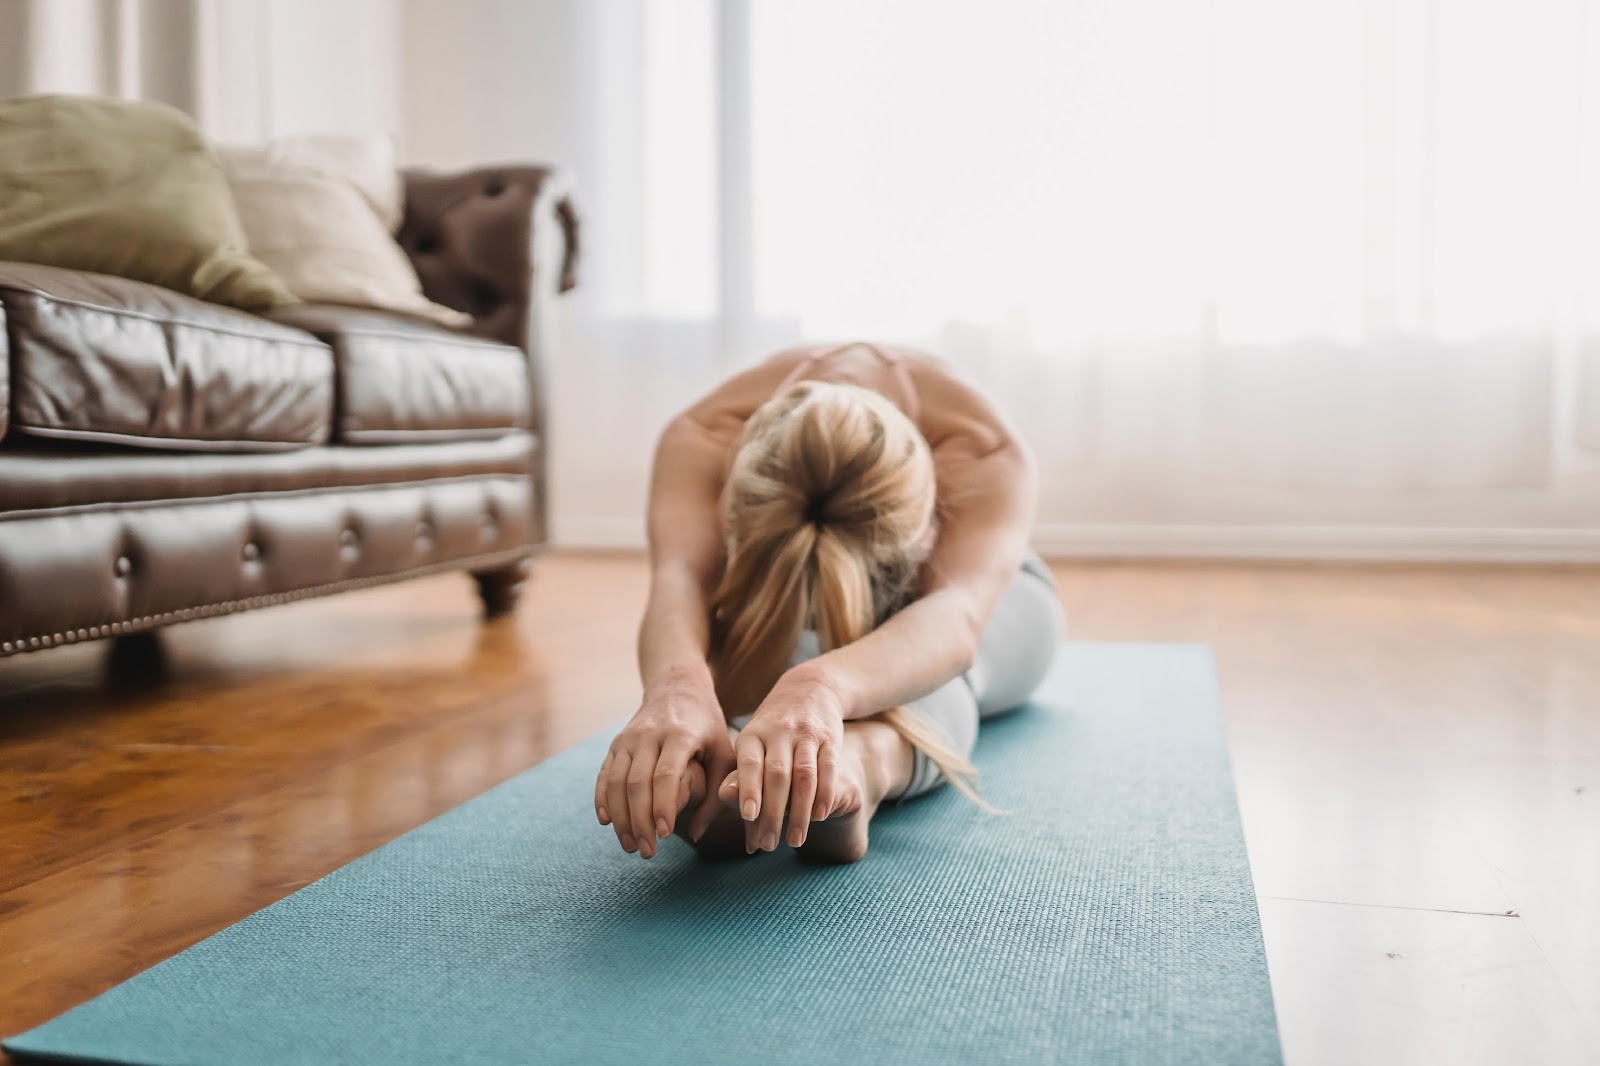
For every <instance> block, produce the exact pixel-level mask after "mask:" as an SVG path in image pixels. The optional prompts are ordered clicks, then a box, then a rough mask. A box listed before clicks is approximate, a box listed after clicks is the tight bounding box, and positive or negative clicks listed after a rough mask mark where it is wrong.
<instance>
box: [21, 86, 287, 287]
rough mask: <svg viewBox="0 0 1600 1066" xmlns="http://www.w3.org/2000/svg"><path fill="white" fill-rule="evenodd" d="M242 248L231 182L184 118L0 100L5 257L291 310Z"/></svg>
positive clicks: (49, 99)
mask: <svg viewBox="0 0 1600 1066" xmlns="http://www.w3.org/2000/svg"><path fill="white" fill-rule="evenodd" d="M245 248H246V244H245V238H244V230H243V228H242V227H241V226H240V224H239V217H238V215H237V213H236V212H235V211H234V206H233V198H232V195H231V194H230V193H229V192H228V182H227V179H226V178H224V177H223V174H222V169H221V167H220V166H219V165H218V163H217V161H216V159H215V158H213V156H212V155H211V151H210V149H209V148H208V147H207V145H206V142H205V139H204V138H203V137H201V136H200V131H199V130H197V129H196V128H195V126H194V123H193V122H191V121H190V120H189V119H188V117H186V116H185V115H183V114H182V113H181V112H179V111H176V110H174V109H172V108H170V107H165V106H162V105H157V104H135V103H128V102H126V101H122V100H104V99H99V98H95V97H84V96H26V97H22V98H20V99H16V100H4V101H0V260H7V259H9V260H13V261H18V262H26V263H42V264H45V265H47V266H58V267H68V268H71V269H73V270H91V271H94V272H96V273H99V274H116V275H118V276H120V277H124V278H133V279H135V280H138V281H148V282H150V283H151V284H154V285H161V286H163V287H165V288H168V289H175V290H177V291H178V292H182V293H187V294H189V295H190V296H196V297H199V298H200V299H202V300H210V301H212V302H213V303H221V304H232V305H233V306H234V307H242V308H245V309H246V310H251V311H256V310H265V309H267V308H270V307H276V306H278V305H280V304H287V303H294V302H295V298H294V296H293V295H292V294H291V293H290V292H289V290H288V289H287V288H285V287H284V285H283V282H281V281H279V280H278V276H277V275H276V274H274V273H273V272H272V271H271V270H269V269H268V268H267V267H266V266H264V265H263V264H261V263H259V262H257V261H256V260H255V259H252V258H251V257H250V256H249V255H248V254H246V252H245Z"/></svg>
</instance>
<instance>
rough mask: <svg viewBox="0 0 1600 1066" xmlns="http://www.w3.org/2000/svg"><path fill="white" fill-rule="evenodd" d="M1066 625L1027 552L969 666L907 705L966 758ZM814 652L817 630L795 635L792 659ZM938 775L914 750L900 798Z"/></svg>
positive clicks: (1017, 702)
mask: <svg viewBox="0 0 1600 1066" xmlns="http://www.w3.org/2000/svg"><path fill="white" fill-rule="evenodd" d="M1064 629H1065V623H1064V620H1063V617H1062V611H1061V601H1060V600H1059V599H1058V598H1057V596H1056V586H1055V581H1054V580H1053V579H1052V578H1051V577H1050V568H1049V567H1048V566H1046V565H1045V563H1044V560H1043V559H1040V558H1039V557H1038V556H1037V555H1036V554H1034V553H1032V552H1030V553H1028V557H1027V558H1026V559H1024V560H1023V563H1022V568H1021V569H1020V570H1018V571H1017V574H1016V576H1015V577H1013V578H1012V579H1011V584H1010V585H1008V586H1007V587H1006V591H1005V593H1004V594H1003V595H1002V596H1001V597H1000V602H999V604H997V605H996V606H995V609H994V614H993V615H992V616H991V617H990V619H989V624H988V626H987V627H986V628H985V629H984V631H983V636H982V637H981V638H979V640H978V650H977V654H975V655H974V656H973V659H972V668H971V669H969V670H968V671H967V672H966V673H964V674H960V675H958V676H956V677H953V678H951V679H950V680H949V681H946V682H945V683H944V684H943V685H941V686H939V687H938V688H936V689H934V690H933V691H932V692H930V693H928V694H927V695H926V696H923V697H922V698H921V699H919V700H913V701H912V702H911V703H908V704H906V709H907V710H910V711H913V712H914V713H916V714H919V715H921V716H922V717H923V718H926V719H927V720H928V721H929V722H930V723H932V724H933V725H934V726H935V727H937V728H938V730H939V731H940V732H941V733H943V734H944V735H945V737H946V738H948V739H949V741H950V746H951V747H953V748H954V749H955V750H956V751H958V752H960V753H961V754H962V755H967V756H970V755H971V754H972V747H973V745H974V744H976V743H977V741H978V722H979V721H980V720H981V719H984V718H990V717H993V716H994V715H997V714H1001V713H1003V712H1005V711H1009V710H1012V709H1014V708H1016V707H1019V706H1021V705H1022V704H1023V703H1026V702H1027V700H1028V697H1029V696H1031V695H1032V694H1033V690H1034V689H1036V688H1038V687H1039V682H1040V681H1042V680H1044V675H1045V673H1046V672H1047V671H1049V669H1050V663H1051V661H1052V660H1053V659H1054V658H1055V654H1056V645H1057V644H1059V643H1060V642H1061V637H1062V633H1063V631H1064ZM817 654H818V651H817V635H816V634H815V633H813V632H811V631H810V630H807V631H806V632H804V633H802V634H801V635H800V643H799V644H798V645H797V646H796V648H795V652H794V658H793V659H792V660H791V665H793V664H794V663H802V662H805V661H806V660H807V659H814V658H816V657H817ZM746 721H748V719H747V718H741V719H739V720H736V721H735V722H734V725H736V726H739V727H742V726H743V725H744V724H745V722H746ZM942 781H944V774H943V773H941V772H940V770H939V768H938V767H937V766H935V765H934V764H933V762H932V760H930V759H929V758H928V757H927V756H926V755H924V754H923V753H922V752H921V751H918V752H917V753H916V756H915V762H914V764H913V766H912V771H911V786H910V787H909V788H907V789H906V790H905V792H904V793H902V794H901V795H900V799H902V800H907V799H910V798H912V797H913V796H920V795H922V794H923V793H924V792H928V791H930V790H932V789H933V788H935V787H937V786H938V785H939V784H940V783H941V782H942Z"/></svg>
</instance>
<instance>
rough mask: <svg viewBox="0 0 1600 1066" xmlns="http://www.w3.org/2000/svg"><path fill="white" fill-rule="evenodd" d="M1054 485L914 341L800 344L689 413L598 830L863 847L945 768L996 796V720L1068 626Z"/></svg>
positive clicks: (655, 506) (654, 505) (658, 497)
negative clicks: (1048, 498)
mask: <svg viewBox="0 0 1600 1066" xmlns="http://www.w3.org/2000/svg"><path fill="white" fill-rule="evenodd" d="M1035 495H1036V484H1035V476H1034V471H1033V464H1032V460H1031V457H1030V455H1029V453H1028V451H1027V449H1026V448H1025V447H1024V446H1023V444H1022V442H1021V441H1020V440H1018V439H1017V438H1016V436H1015V435H1014V434H1013V433H1012V432H1011V430H1010V429H1009V428H1008V427H1007V425H1006V424H1005V421H1004V420H1003V419H1002V418H1001V417H1000V415H999V413H998V412H997V411H996V410H995V409H994V407H993V405H992V404H990V403H989V401H988V400H986V399H985V398H984V397H983V396H982V395H980V394H979V393H978V392H977V391H976V390H974V389H973V388H972V387H971V386H970V385H967V384H965V383H964V382H962V381H961V380H960V379H958V378H957V377H956V376H955V375H954V374H953V373H951V372H950V370H949V369H948V368H947V367H946V366H945V365H943V364H942V363H941V362H940V361H938V360H936V359H934V358H933V357H931V356H928V355H925V354H922V353H919V352H914V351H911V350H907V349H898V348H894V349H891V348H885V347H882V346H879V345H874V344H864V343H853V344H846V345H843V346H834V347H827V348H820V349H794V350H790V351H785V352H780V353H779V354H778V355H776V356H773V357H772V358H771V359H769V360H767V361H766V362H764V363H761V364H760V365H758V366H756V367H753V368H751V369H749V370H747V371H745V372H743V373H741V374H738V375H737V376H735V377H733V378H732V379H730V380H729V381H727V382H726V383H724V384H723V385H721V386H720V387H718V388H717V389H715V390H714V391H712V392H711V393H710V394H709V395H707V396H706V397H705V398H704V399H702V400H700V401H699V402H698V403H696V404H694V405H693V406H692V407H690V408H689V409H688V410H687V411H685V412H684V413H682V414H681V415H679V416H678V417H677V418H675V419H674V420H673V421H672V422H671V424H670V425H668V426H667V428H666V430H665V432H664V433H663V434H662V437H661V440H660V443H659V445H658V447H657V451H656V456H655V465H654V473H653V476H652V483H651V489H650V509H649V537H650V549H651V550H650V560H651V585H650V599H649V605H648V607H647V608H646V610H645V616H644V621H643V624H642V625H641V627H640V632H639V666H640V672H641V675H642V679H643V682H644V700H643V703H642V705H641V707H640V708H639V711H638V713H637V714H635V715H634V717H633V719H632V720H631V721H630V722H629V723H628V724H627V726H626V727H625V728H624V729H623V730H622V732H621V733H620V734H618V736H617V738H616V739H615V740H614V741H613V742H612V744H611V747H610V749H609V751H608V752H607V754H606V757H605V760H604V762H603V763H602V765H601V767H600V773H599V776H598V778H597V780H596V782H595V797H594V799H595V813H596V815H597V816H598V817H599V819H600V823H601V824H602V825H610V826H611V827H612V828H613V829H614V830H615V831H616V834H617V840H618V842H619V843H620V844H621V845H622V848H623V850H624V851H627V852H629V853H633V852H637V853H638V854H640V855H641V856H643V857H644V858H646V859H648V858H651V857H652V856H654V855H655V853H656V850H657V849H658V847H659V842H660V841H661V840H664V839H665V838H666V837H667V836H669V835H670V834H672V833H673V832H674V830H675V829H676V830H677V831H678V832H680V833H681V834H683V835H686V836H687V837H688V838H689V840H690V841H691V842H693V843H694V844H695V846H696V848H697V849H698V850H699V851H700V852H701V853H702V854H707V855H711V854H726V853H730V852H733V851H736V850H737V846H738V845H739V844H742V845H743V850H744V852H746V853H753V852H755V851H757V850H760V851H772V850H774V849H776V848H777V846H778V844H779V842H780V841H785V842H787V843H788V844H789V845H790V846H791V847H794V848H796V849H798V851H799V853H800V854H801V855H802V856H803V857H806V858H811V859H817V860H822V861H831V862H853V861H856V860H858V859H860V858H861V857H862V856H864V855H865V854H866V851H867V840H868V833H867V829H868V823H869V822H870V820H871V818H872V815H873V813H874V812H875V811H876V810H877V809H878V806H879V805H880V804H881V803H883V802H884V801H885V800H890V799H897V798H898V799H908V798H910V797H912V796H917V795H921V794H923V793H925V792H927V791H929V790H931V789H933V788H935V787H937V786H938V785H939V784H940V783H941V782H942V781H946V780H948V781H950V782H951V784H953V785H954V786H955V787H956V788H958V789H960V790H961V791H963V792H964V793H966V794H967V795H968V796H970V797H972V798H974V799H978V796H977V793H976V791H975V788H974V786H975V781H976V776H977V775H976V772H975V771H974V770H973V768H972V764H971V763H970V762H969V761H968V756H969V755H970V754H971V751H972V747H973V744H974V742H975V741H976V738H977V731H978V722H979V719H980V718H982V717H985V716H988V715H991V714H996V713H999V712H1000V711H1004V710H1008V709H1010V708H1012V707H1015V706H1017V705H1018V704H1020V703H1022V702H1023V701H1024V700H1025V699H1026V698H1027V697H1028V695H1029V694H1030V693H1031V692H1032V691H1033V689H1034V688H1035V687H1036V686H1037V685H1038V683H1039V681H1040V680H1041V679H1042V678H1043V676H1044V673H1045V671H1046V670H1047V669H1048V667H1049V664H1050V660H1051V657H1052V655H1053V653H1054V650H1055V646H1056V643H1057V642H1058V640H1059V639H1060V633H1061V612H1060V606H1059V603H1058V601H1057V599H1056V595H1055V589H1054V586H1053V584H1052V583H1051V579H1050V576H1049V571H1048V569H1047V568H1046V567H1045V566H1044V564H1043V563H1042V562H1041V561H1039V559H1038V557H1037V556H1034V555H1032V554H1031V553H1029V552H1028V549H1027V541H1028V533H1029V528H1030V526H1031V523H1032V518H1033V510H1034V501H1035ZM979 802H981V800H979ZM685 811H688V812H690V813H689V817H688V819H687V825H686V826H684V825H680V819H679V814H680V813H681V812H685Z"/></svg>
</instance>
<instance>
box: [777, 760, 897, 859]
mask: <svg viewBox="0 0 1600 1066" xmlns="http://www.w3.org/2000/svg"><path fill="white" fill-rule="evenodd" d="M865 746H866V745H864V744H862V743H859V742H856V741H853V740H852V734H851V732H850V731H848V730H847V731H846V732H845V744H844V754H843V755H842V756H841V757H840V759H839V763H838V771H837V774H838V775H837V777H835V779H834V780H835V782H836V784H835V786H834V801H833V810H831V811H829V812H828V814H827V815H826V816H825V817H824V818H823V820H822V821H820V822H812V823H811V828H810V829H809V830H807V831H806V839H805V843H803V844H801V845H800V846H799V847H798V848H796V849H795V854H797V855H799V856H800V858H801V859H803V860H805V861H806V862H816V863H841V862H860V861H861V860H862V859H864V858H866V857H867V829H868V827H869V826H870V825H871V823H872V816H873V815H874V814H877V813H878V805H879V804H880V803H882V802H883V796H884V792H885V786H884V784H883V782H882V779H883V777H884V776H885V775H883V774H881V773H873V772H871V771H870V770H869V769H868V767H869V766H870V765H871V764H873V763H874V762H876V761H877V760H875V759H874V758H872V757H871V755H870V754H868V753H866V752H864V751H863V749H864V748H865Z"/></svg>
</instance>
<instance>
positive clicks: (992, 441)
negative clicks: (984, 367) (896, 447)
mask: <svg viewBox="0 0 1600 1066" xmlns="http://www.w3.org/2000/svg"><path fill="white" fill-rule="evenodd" d="M888 350H889V351H890V352H891V353H893V355H894V356H895V357H896V358H898V359H900V360H902V361H903V362H904V364H905V367H906V370H907V373H908V374H909V376H910V378H911V381H912V384H913V386H914V387H915V388H916V390H917V395H918V397H919V399H920V400H921V405H922V411H921V416H922V417H921V419H920V423H921V429H922V433H923V436H925V437H926V438H927V439H928V444H929V445H930V446H931V447H932V448H933V449H934V450H935V452H937V451H939V450H940V449H941V448H959V449H960V450H962V451H976V452H978V453H979V454H983V453H987V452H990V451H993V450H995V449H997V448H1000V447H1002V446H1003V445H1005V444H1006V443H1008V442H1009V441H1011V440H1013V439H1015V434H1014V432H1013V431H1012V428H1011V426H1010V424H1009V423H1008V422H1007V421H1006V418H1005V416H1004V415H1003V414H1002V413H1001V411H1000V409H999V407H998V406H997V405H996V404H995V403H994V401H993V400H991V399H990V398H989V396H988V395H987V394H986V393H985V392H984V391H983V389H982V388H981V387H979V385H978V384H977V383H976V382H974V381H973V380H972V379H971V378H970V377H968V376H967V375H966V374H965V373H963V372H962V371H961V370H960V369H959V368H958V367H957V366H956V365H955V364H953V363H951V362H950V361H949V360H948V359H945V358H943V357H941V356H938V355H935V354H933V353H932V352H928V351H923V350H921V349H918V348H907V347H901V346H896V347H892V348H888Z"/></svg>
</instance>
